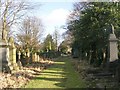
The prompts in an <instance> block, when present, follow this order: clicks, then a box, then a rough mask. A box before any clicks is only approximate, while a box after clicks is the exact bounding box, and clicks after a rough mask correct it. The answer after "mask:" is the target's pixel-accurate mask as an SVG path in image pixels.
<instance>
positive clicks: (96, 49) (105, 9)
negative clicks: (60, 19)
mask: <svg viewBox="0 0 120 90" xmlns="http://www.w3.org/2000/svg"><path fill="white" fill-rule="evenodd" d="M119 11H120V3H118V2H80V3H76V4H74V11H73V13H72V14H71V15H70V20H68V26H67V28H68V30H69V31H70V32H71V33H72V36H73V37H74V41H73V44H72V48H73V51H75V50H76V49H77V50H78V51H79V52H78V53H79V55H81V56H82V58H86V59H87V60H88V61H89V63H90V64H95V65H96V66H99V65H101V63H102V62H103V61H107V60H106V59H107V47H108V45H107V42H108V36H109V34H110V32H111V25H113V26H114V27H115V34H116V35H117V38H119V32H120V25H119V22H120V20H119V19H120V17H119V16H120V13H119ZM104 55H105V56H104Z"/></svg>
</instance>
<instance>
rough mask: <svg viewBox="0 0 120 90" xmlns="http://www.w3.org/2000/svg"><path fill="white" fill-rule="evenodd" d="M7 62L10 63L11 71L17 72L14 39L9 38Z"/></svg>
mask: <svg viewBox="0 0 120 90" xmlns="http://www.w3.org/2000/svg"><path fill="white" fill-rule="evenodd" d="M9 55H10V56H9V57H10V58H9V61H10V62H11V64H12V66H13V69H14V70H15V71H16V70H19V68H18V65H17V62H16V47H15V45H14V39H13V38H12V37H10V38H9Z"/></svg>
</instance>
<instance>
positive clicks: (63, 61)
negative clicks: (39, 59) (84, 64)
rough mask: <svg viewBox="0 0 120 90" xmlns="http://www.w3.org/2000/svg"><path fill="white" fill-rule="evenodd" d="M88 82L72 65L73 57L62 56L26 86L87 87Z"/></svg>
mask: <svg viewBox="0 0 120 90" xmlns="http://www.w3.org/2000/svg"><path fill="white" fill-rule="evenodd" d="M85 87H86V84H85V82H84V81H83V80H82V79H81V77H80V75H79V74H78V73H77V72H75V70H74V68H73V66H72V65H71V58H69V57H60V58H58V59H57V60H55V64H54V65H52V66H51V67H50V68H48V69H46V70H44V71H43V72H42V73H41V74H40V75H38V76H37V77H36V78H35V79H33V80H31V81H30V82H29V83H28V84H27V85H26V86H25V88H85Z"/></svg>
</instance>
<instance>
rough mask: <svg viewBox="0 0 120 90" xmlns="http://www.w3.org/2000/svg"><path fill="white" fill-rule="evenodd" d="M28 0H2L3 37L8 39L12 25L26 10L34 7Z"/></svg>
mask: <svg viewBox="0 0 120 90" xmlns="http://www.w3.org/2000/svg"><path fill="white" fill-rule="evenodd" d="M32 8H33V6H31V5H30V4H29V3H28V2H27V3H26V2H25V1H24V0H18V1H17V0H0V22H1V25H2V28H1V31H2V39H3V40H6V39H7V34H8V33H9V32H10V27H11V26H12V25H13V24H15V23H17V22H18V21H19V20H20V19H21V17H22V16H24V15H25V13H26V12H25V11H26V10H29V9H32Z"/></svg>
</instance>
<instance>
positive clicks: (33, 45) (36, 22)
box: [17, 17, 44, 50]
mask: <svg viewBox="0 0 120 90" xmlns="http://www.w3.org/2000/svg"><path fill="white" fill-rule="evenodd" d="M43 30H44V28H43V25H42V22H41V20H40V19H38V18H36V17H27V18H26V19H24V21H23V22H22V25H21V27H20V28H19V32H18V34H17V39H18V41H19V43H20V44H21V45H22V47H23V48H29V49H30V50H32V49H38V48H39V46H40V39H41V36H42V33H43Z"/></svg>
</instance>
